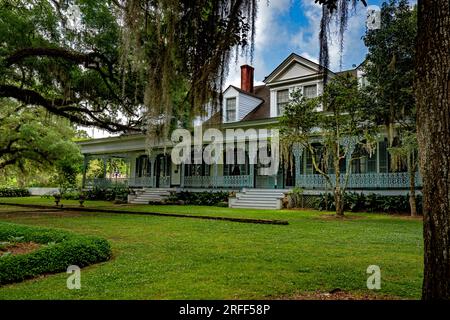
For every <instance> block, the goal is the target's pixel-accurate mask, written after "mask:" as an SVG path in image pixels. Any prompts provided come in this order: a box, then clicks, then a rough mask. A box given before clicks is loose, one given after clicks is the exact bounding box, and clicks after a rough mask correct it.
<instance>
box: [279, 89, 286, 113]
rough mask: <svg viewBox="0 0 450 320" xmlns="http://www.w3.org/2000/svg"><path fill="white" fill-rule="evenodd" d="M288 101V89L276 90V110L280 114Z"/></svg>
mask: <svg viewBox="0 0 450 320" xmlns="http://www.w3.org/2000/svg"><path fill="white" fill-rule="evenodd" d="M288 103H289V90H288V89H286V90H279V91H277V112H278V115H281V114H282V113H283V111H284V108H285V107H286V105H287V104H288Z"/></svg>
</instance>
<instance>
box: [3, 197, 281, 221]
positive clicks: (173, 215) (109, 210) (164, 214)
mask: <svg viewBox="0 0 450 320" xmlns="http://www.w3.org/2000/svg"><path fill="white" fill-rule="evenodd" d="M0 205H7V206H18V207H25V208H37V209H52V210H56V209H59V210H62V211H76V212H83V211H84V212H104V213H121V214H140V215H151V216H162V217H177V218H193V219H205V220H221V221H231V222H242V223H256V224H274V225H288V224H289V222H288V221H286V220H275V219H253V218H232V217H215V216H200V215H192V214H182V213H159V212H148V211H131V210H114V209H101V208H81V207H77V208H74V207H63V208H61V207H57V206H45V205H40V204H23V203H8V202H0Z"/></svg>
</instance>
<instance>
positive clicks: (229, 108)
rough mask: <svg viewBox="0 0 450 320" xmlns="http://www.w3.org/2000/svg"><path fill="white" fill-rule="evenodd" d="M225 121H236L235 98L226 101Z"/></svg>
mask: <svg viewBox="0 0 450 320" xmlns="http://www.w3.org/2000/svg"><path fill="white" fill-rule="evenodd" d="M226 121H227V122H228V121H236V98H228V99H227V103H226Z"/></svg>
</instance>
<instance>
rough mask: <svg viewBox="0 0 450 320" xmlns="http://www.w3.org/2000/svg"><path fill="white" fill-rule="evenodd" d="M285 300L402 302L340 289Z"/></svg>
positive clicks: (391, 298)
mask: <svg viewBox="0 0 450 320" xmlns="http://www.w3.org/2000/svg"><path fill="white" fill-rule="evenodd" d="M281 299H283V300H402V299H401V298H399V297H394V296H388V295H377V294H368V293H352V292H346V291H341V290H339V289H335V290H332V291H331V292H323V291H322V292H321V291H315V292H308V293H300V294H295V295H293V296H286V297H281Z"/></svg>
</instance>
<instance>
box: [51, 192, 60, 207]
mask: <svg viewBox="0 0 450 320" xmlns="http://www.w3.org/2000/svg"><path fill="white" fill-rule="evenodd" d="M53 197H54V198H55V203H56V206H58V205H59V202H60V201H61V194H60V193H55V194H54V195H53Z"/></svg>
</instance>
